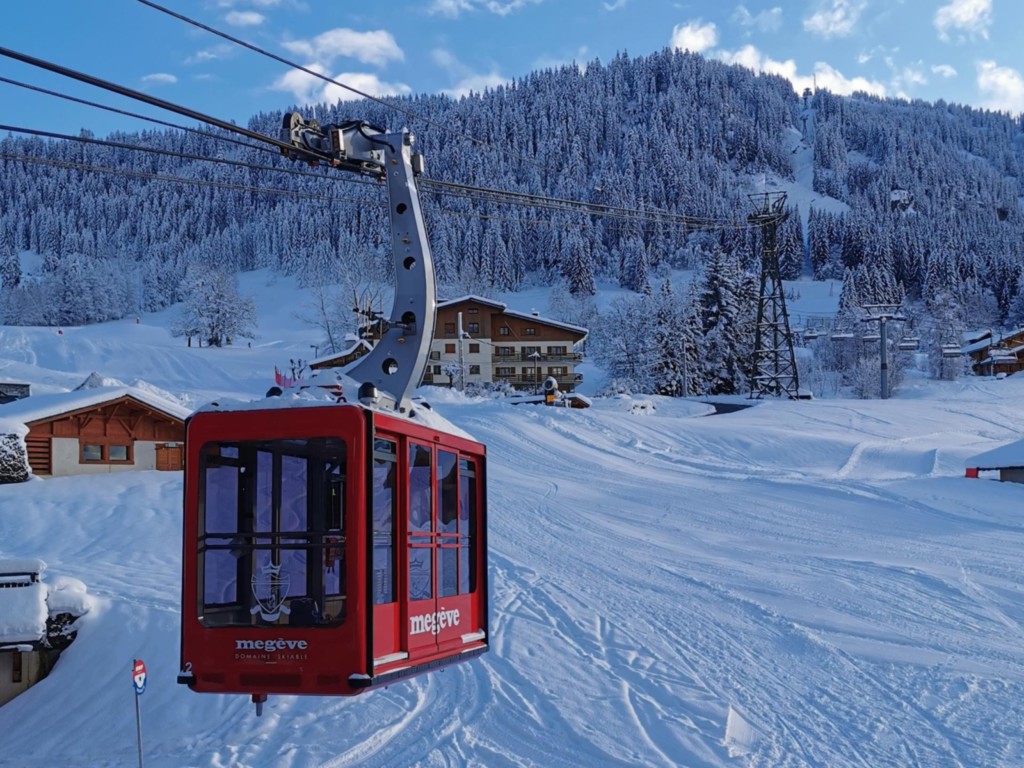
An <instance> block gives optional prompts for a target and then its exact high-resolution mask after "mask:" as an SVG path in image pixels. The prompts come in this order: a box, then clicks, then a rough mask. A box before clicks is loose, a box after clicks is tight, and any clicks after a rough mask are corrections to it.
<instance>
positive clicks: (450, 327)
mask: <svg viewBox="0 0 1024 768" xmlns="http://www.w3.org/2000/svg"><path fill="white" fill-rule="evenodd" d="M444 332H445V333H446V334H452V335H453V336H454V335H455V323H445V324H444Z"/></svg>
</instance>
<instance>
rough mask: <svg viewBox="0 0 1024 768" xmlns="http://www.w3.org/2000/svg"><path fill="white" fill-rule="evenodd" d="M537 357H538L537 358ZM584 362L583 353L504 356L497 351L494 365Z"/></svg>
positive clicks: (525, 353) (517, 353)
mask: <svg viewBox="0 0 1024 768" xmlns="http://www.w3.org/2000/svg"><path fill="white" fill-rule="evenodd" d="M535 355H536V356H535ZM580 362H583V353H582V352H563V353H562V354H560V355H558V354H556V355H549V354H547V353H545V352H541V353H539V354H538V353H536V352H529V353H527V352H513V353H512V354H510V355H509V354H504V355H503V354H502V353H501V352H498V351H497V350H495V352H494V364H495V365H508V364H509V363H529V364H531V365H533V364H534V363H580Z"/></svg>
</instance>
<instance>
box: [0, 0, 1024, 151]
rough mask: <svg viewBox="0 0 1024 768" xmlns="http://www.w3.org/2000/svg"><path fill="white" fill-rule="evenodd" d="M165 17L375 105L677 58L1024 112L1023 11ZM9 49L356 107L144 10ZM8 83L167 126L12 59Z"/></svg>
mask: <svg viewBox="0 0 1024 768" xmlns="http://www.w3.org/2000/svg"><path fill="white" fill-rule="evenodd" d="M165 2H166V3H167V5H169V6H170V7H172V8H173V9H174V10H177V11H179V12H181V13H183V14H185V15H187V16H190V17H192V18H195V19H197V20H199V21H201V22H203V23H206V24H208V25H210V26H213V27H216V28H218V29H221V30H224V31H226V32H229V33H231V34H233V35H235V36H236V37H240V38H243V39H245V40H248V41H250V42H252V43H255V44H257V45H259V46H261V47H264V48H267V49H268V50H271V51H273V52H274V53H277V54H279V55H281V56H284V57H286V58H289V59H292V60H295V61H297V62H299V63H301V64H303V65H306V66H309V67H310V68H313V69H316V70H317V71H321V72H323V73H325V74H328V75H330V76H332V77H335V78H336V79H339V80H342V81H343V82H345V83H347V84H349V85H351V86H353V87H356V88H358V89H360V90H363V91H366V92H369V93H373V94H376V95H383V94H389V93H402V94H420V93H440V92H444V93H449V94H451V95H453V96H458V95H461V94H463V93H466V92H468V91H470V90H481V89H483V88H484V87H488V86H494V85H497V84H500V83H503V82H508V81H509V80H513V79H515V78H518V77H522V76H524V75H526V74H527V73H529V72H530V71H532V70H534V69H537V68H541V67H549V66H557V65H561V64H566V63H571V62H577V63H578V64H580V65H586V64H587V63H588V62H592V61H593V60H595V59H599V60H600V61H602V62H607V61H608V60H610V59H611V58H612V57H613V56H614V55H615V54H616V53H618V52H622V51H625V52H627V53H628V54H629V55H631V56H640V55H646V54H649V53H652V52H654V51H658V50H660V49H662V48H665V47H667V46H676V47H679V48H684V49H689V50H693V51H699V52H701V53H702V54H703V55H705V56H707V57H709V58H717V59H721V60H724V61H728V62H735V63H739V64H743V65H744V66H748V67H751V68H753V69H757V70H766V71H771V72H776V73H779V74H783V75H785V76H786V77H788V78H789V79H790V80H791V81H792V82H793V83H794V88H796V90H797V91H798V92H799V91H802V90H803V88H804V87H805V86H808V85H813V84H814V83H816V84H817V85H818V86H819V87H827V88H829V89H830V90H832V91H834V92H836V93H850V92H852V91H853V90H865V91H869V92H872V93H875V94H878V95H884V96H894V97H903V98H920V99H925V100H928V101H934V100H937V99H944V100H946V101H948V102H959V103H967V104H971V105H973V106H977V107H984V108H988V109H996V110H1000V111H1005V112H1010V113H1013V114H1019V113H1022V112H1024V55H1022V54H1021V49H1020V35H1021V29H1024V2H1021V0H778V1H777V2H770V1H769V2H760V1H759V0H745V1H744V2H735V1H734V0H726V2H720V3H710V2H685V1H683V0H679V1H677V2H665V1H663V0H423V1H422V2H403V1H402V0H388V2H375V3H355V2H351V1H350V0H332V1H328V0H165ZM0 46H3V47H7V48H12V49H14V50H17V51H20V52H23V53H28V54H30V55H33V56H36V57H39V58H43V59H47V60H50V61H53V62H56V63H59V64H62V65H65V66H68V67H71V68H75V69H79V70H82V71H85V72H88V73H90V74H93V75H96V76H99V77H103V78H106V79H109V80H113V81H116V82H118V83H120V84H123V85H127V86H129V87H133V88H136V89H140V90H144V91H146V92H148V93H152V94H154V95H156V96H159V97H161V98H164V99H167V100H170V101H174V102H177V103H180V104H184V105H187V106H190V107H192V108H194V109H197V110H200V111H203V112H206V113H208V114H212V115H214V116H216V117H220V118H223V119H228V120H234V121H236V122H239V123H242V124H244V123H245V122H246V120H247V119H248V117H249V116H251V115H252V114H254V113H257V112H260V111H271V110H277V109H282V108H286V107H288V106H291V105H292V104H296V103H299V104H301V103H306V102H308V101H310V100H314V101H319V100H322V99H324V98H325V97H326V98H331V99H333V98H339V97H341V98H350V97H351V94H349V93H348V92H346V91H343V90H340V89H337V88H334V87H331V86H328V87H327V90H326V91H325V87H324V86H325V84H324V83H323V82H322V81H319V80H316V79H314V78H311V77H309V76H308V75H304V74H302V73H299V72H297V71H294V70H293V71H289V70H288V69H287V68H286V67H285V66H283V65H281V64H278V63H276V62H273V61H271V60H269V59H266V58H265V57H262V56H260V55H258V54H255V53H253V52H251V51H247V50H245V49H242V48H240V47H238V46H235V45H232V44H231V43H228V42H225V41H223V40H221V39H219V38H216V37H214V36H213V35H211V34H209V33H207V32H204V31H201V30H197V29H195V28H193V27H190V26H188V25H187V24H185V23H183V22H181V21H179V20H176V19H173V18H171V17H169V16H167V15H165V14H162V13H159V12H158V11H155V10H153V9H151V8H148V7H146V6H144V5H142V4H141V3H139V2H136V1H135V0H48V2H46V3H45V4H36V3H9V4H5V7H4V24H3V29H2V31H0ZM0 76H2V77H6V78H10V79H14V80H19V81H22V82H29V83H32V84H34V85H38V86H42V87H46V88H50V89H52V90H59V91H62V92H65V93H70V94H73V95H77V96H79V97H82V98H89V99H91V100H94V101H99V102H102V103H106V104H111V105H114V106H119V107H121V108H124V109H130V110H132V111H143V112H148V113H149V114H153V115H154V116H155V115H158V114H160V113H157V112H154V111H152V110H147V109H146V108H143V107H140V106H138V105H136V104H134V103H133V102H129V101H126V100H124V99H120V98H118V97H115V96H112V95H108V94H106V93H103V92H100V91H96V90H95V89H91V88H87V87H84V86H78V85H77V84H75V83H72V82H70V81H67V80H65V79H62V78H60V77H58V76H55V75H51V74H49V73H45V72H41V71H38V70H36V69H34V68H32V67H29V66H27V65H24V64H21V63H19V62H15V61H12V60H10V59H6V58H0ZM0 104H2V105H3V107H4V109H3V112H4V114H5V115H6V118H5V119H6V120H7V121H9V122H10V123H12V124H15V125H21V126H28V127H33V128H42V129H49V130H56V131H64V132H71V131H77V130H78V129H80V128H89V129H91V130H93V131H95V132H96V133H98V134H104V133H107V132H108V131H110V130H115V129H124V130H136V129H138V128H140V127H144V126H142V125H140V123H139V122H138V121H133V120H130V119H128V118H122V117H117V116H113V115H110V114H109V113H103V112H100V111H97V110H95V109H90V108H86V107H80V106H76V105H71V104H68V103H66V102H62V101H60V100H57V99H54V98H53V97H48V96H42V95H39V94H31V93H27V92H25V91H23V90H22V89H19V88H16V87H14V86H11V85H8V84H5V83H0ZM160 116H161V117H166V115H163V114H160ZM353 116H355V115H353ZM171 119H174V118H171ZM391 127H392V128H395V127H399V126H397V125H396V126H391Z"/></svg>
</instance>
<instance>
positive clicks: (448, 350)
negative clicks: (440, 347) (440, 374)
mask: <svg viewBox="0 0 1024 768" xmlns="http://www.w3.org/2000/svg"><path fill="white" fill-rule="evenodd" d="M444 353H445V354H446V355H454V354H455V345H454V344H445V345H444Z"/></svg>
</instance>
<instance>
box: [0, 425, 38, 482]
mask: <svg viewBox="0 0 1024 768" xmlns="http://www.w3.org/2000/svg"><path fill="white" fill-rule="evenodd" d="M31 474H32V470H31V469H30V468H29V465H28V449H27V448H26V447H25V440H24V439H23V438H22V436H21V435H15V434H7V435H0V484H3V483H23V482H25V481H26V480H28V478H29V476H31Z"/></svg>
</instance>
